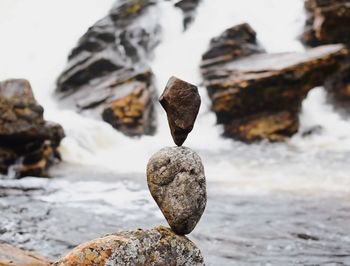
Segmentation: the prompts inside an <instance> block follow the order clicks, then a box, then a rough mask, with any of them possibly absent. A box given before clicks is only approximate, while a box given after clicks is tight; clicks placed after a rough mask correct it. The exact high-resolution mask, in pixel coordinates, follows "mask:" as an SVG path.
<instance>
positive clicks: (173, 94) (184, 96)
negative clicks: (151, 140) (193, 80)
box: [159, 77, 201, 146]
mask: <svg viewBox="0 0 350 266" xmlns="http://www.w3.org/2000/svg"><path fill="white" fill-rule="evenodd" d="M159 102H160V103H161V105H162V106H163V108H164V109H165V111H166V113H167V116H168V122H169V127H170V132H171V136H172V137H173V140H174V142H175V144H176V145H177V146H181V145H182V144H183V143H184V142H185V140H186V138H187V136H188V134H189V133H190V132H191V131H192V129H193V127H194V123H195V121H196V118H197V115H198V112H199V108H200V105H201V97H200V95H199V93H198V88H197V87H196V86H194V85H192V84H190V83H188V82H186V81H183V80H181V79H178V78H176V77H171V78H170V79H169V81H168V83H167V85H166V87H165V90H164V92H163V94H162V95H161V96H160V98H159Z"/></svg>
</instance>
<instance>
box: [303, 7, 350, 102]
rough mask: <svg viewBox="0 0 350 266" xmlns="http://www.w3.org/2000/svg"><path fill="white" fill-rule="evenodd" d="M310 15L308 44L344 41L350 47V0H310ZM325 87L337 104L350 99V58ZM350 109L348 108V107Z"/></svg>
mask: <svg viewBox="0 0 350 266" xmlns="http://www.w3.org/2000/svg"><path fill="white" fill-rule="evenodd" d="M305 7H306V9H307V13H308V19H307V21H306V25H305V32H304V34H303V37H302V40H303V42H304V43H305V44H306V45H308V46H313V47H314V46H318V45H322V44H331V43H343V44H345V45H347V47H348V48H349V47H350V39H349V36H350V27H349V25H350V1H349V0H335V1H329V0H328V1H326V0H323V1H321V0H308V1H306V2H305ZM325 88H326V89H327V91H328V92H329V93H330V96H331V97H332V99H333V100H335V102H336V104H337V105H338V106H339V105H342V104H344V103H346V104H347V106H348V103H349V102H350V58H349V59H348V65H347V66H346V67H344V68H343V69H341V70H340V71H338V73H337V75H335V76H333V77H332V78H331V79H328V80H327V82H326V83H325ZM347 109H348V108H347Z"/></svg>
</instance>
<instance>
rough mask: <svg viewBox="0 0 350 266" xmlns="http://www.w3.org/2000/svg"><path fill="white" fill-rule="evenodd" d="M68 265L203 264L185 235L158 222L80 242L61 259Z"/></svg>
mask: <svg viewBox="0 0 350 266" xmlns="http://www.w3.org/2000/svg"><path fill="white" fill-rule="evenodd" d="M53 265H55V266H67V265H184V266H185V265H188V266H192V265H198V266H199V265H204V262H203V257H202V255H201V252H200V250H199V249H198V248H197V247H196V246H195V245H194V244H193V243H192V242H191V241H190V240H189V239H188V238H186V237H184V236H178V235H176V234H174V233H173V232H172V231H171V230H170V229H168V228H166V227H163V226H158V227H155V228H154V229H150V230H142V229H138V230H135V231H125V232H120V233H115V234H110V235H107V236H105V237H102V238H98V239H95V240H92V241H90V242H87V243H85V244H82V245H80V246H78V247H77V248H75V249H74V250H73V251H71V252H70V253H69V254H68V255H67V256H65V257H64V258H62V259H60V260H59V261H58V262H57V263H54V264H53Z"/></svg>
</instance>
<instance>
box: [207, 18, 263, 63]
mask: <svg viewBox="0 0 350 266" xmlns="http://www.w3.org/2000/svg"><path fill="white" fill-rule="evenodd" d="M264 51H265V50H264V48H262V47H261V46H260V45H259V43H258V41H257V39H256V32H255V31H254V30H253V29H252V27H251V26H250V25H249V24H247V23H243V24H239V25H237V26H234V27H232V28H229V29H227V30H225V31H224V32H223V33H222V34H221V35H220V36H218V37H215V38H213V39H212V40H211V41H210V48H209V50H208V51H207V52H205V53H204V54H203V57H202V58H203V62H202V67H209V66H210V65H215V64H220V63H224V62H229V61H232V60H234V59H238V58H240V57H244V56H248V55H252V54H257V53H263V52H264Z"/></svg>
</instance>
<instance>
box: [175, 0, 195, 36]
mask: <svg viewBox="0 0 350 266" xmlns="http://www.w3.org/2000/svg"><path fill="white" fill-rule="evenodd" d="M200 2H201V0H180V1H177V2H176V3H175V6H176V7H178V8H180V9H181V10H182V11H183V13H184V20H183V25H184V30H186V29H188V27H189V25H190V24H191V23H192V22H193V21H194V19H195V15H196V9H197V7H198V5H199V4H200Z"/></svg>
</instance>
